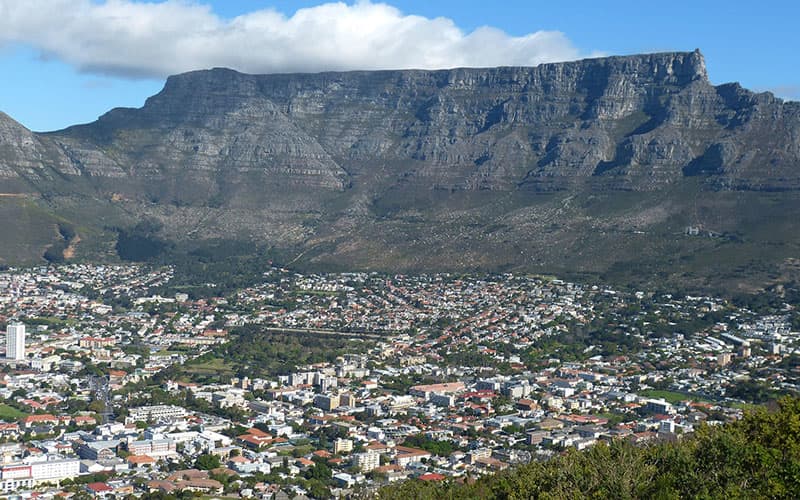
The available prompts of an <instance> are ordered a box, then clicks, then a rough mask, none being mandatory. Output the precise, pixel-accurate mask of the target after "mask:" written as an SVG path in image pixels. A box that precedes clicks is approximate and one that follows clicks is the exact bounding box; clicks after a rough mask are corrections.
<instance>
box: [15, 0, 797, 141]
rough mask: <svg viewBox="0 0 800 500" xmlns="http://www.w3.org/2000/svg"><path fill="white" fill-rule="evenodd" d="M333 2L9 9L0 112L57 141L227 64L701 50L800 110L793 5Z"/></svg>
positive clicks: (390, 63) (729, 75)
mask: <svg viewBox="0 0 800 500" xmlns="http://www.w3.org/2000/svg"><path fill="white" fill-rule="evenodd" d="M323 3H324V2H322V1H307V0H301V1H289V0H273V1H270V0H257V1H243V0H195V1H189V0H171V1H170V2H169V3H167V4H164V3H163V2H159V1H151V2H146V3H145V2H136V1H134V0H112V1H111V2H110V3H106V2H105V1H102V0H26V1H25V2H19V1H18V0H0V74H2V75H3V76H2V78H0V89H2V92H0V111H3V112H5V113H7V114H9V115H10V116H12V117H13V118H14V119H16V120H18V121H20V122H21V123H22V124H23V125H25V126H27V127H29V128H31V129H33V130H54V129H58V128H62V127H65V126H68V125H71V124H75V123H82V122H88V121H92V120H94V119H96V118H97V117H98V116H99V115H100V114H102V113H104V112H106V111H107V110H109V109H111V108H113V107H116V106H134V107H138V106H141V105H142V104H143V103H144V100H145V99H146V98H147V97H148V96H150V95H152V94H154V93H156V92H158V91H159V90H160V89H161V87H162V86H163V82H164V77H165V76H166V75H167V74H171V73H176V72H180V71H185V70H188V69H201V68H204V67H209V66H216V65H219V66H230V67H235V68H236V69H240V70H243V71H251V72H270V71H277V72H281V71H319V70H327V69H358V68H363V69H375V68H385V67H448V66H460V65H470V66H472V65H481V66H483V65H499V64H537V63H540V62H548V61H553V60H564V59H574V58H580V57H587V56H593V55H597V54H609V55H615V54H633V53H640V52H653V51H671V50H682V51H683V50H685V51H689V50H694V49H695V48H700V49H701V51H702V52H703V54H704V55H705V57H706V63H707V67H708V71H709V75H710V78H711V81H712V82H714V83H724V82H729V81H739V82H741V83H742V84H743V85H744V86H745V87H748V88H751V89H755V90H771V91H773V92H775V93H776V94H778V95H780V96H782V97H785V98H791V99H800V57H798V54H797V52H798V50H800V42H799V41H798V40H800V37H798V34H797V32H798V27H797V22H798V20H799V19H800V2H796V1H795V2H792V1H770V0H764V1H762V2H758V3H753V2H744V1H740V2H737V1H733V0H729V1H726V2H723V1H716V0H695V1H684V0H673V1H671V2H669V3H666V2H664V3H660V4H658V7H657V8H653V7H651V5H652V3H649V2H642V1H623V0H620V1H598V0H594V1H573V2H539V1H533V0H527V1H525V0H505V1H502V2H500V1H498V2H486V1H485V0H484V1H473V0H459V1H455V0H435V1H434V0H393V1H390V2H387V4H388V6H391V7H392V8H391V9H384V8H382V7H385V6H379V7H381V8H378V7H376V4H378V2H373V3H372V4H369V3H367V5H366V6H365V5H364V2H361V3H354V2H346V3H347V5H344V6H338V7H336V6H333V7H330V8H326V9H323V8H319V6H320V5H321V4H323ZM20 5H24V6H25V7H21V6H20ZM76 6H77V7H76ZM306 8H310V10H306V11H301V12H305V15H302V16H295V13H296V12H297V11H298V9H306ZM54 12H58V14H59V15H53V13H54ZM265 13H266V14H265ZM70 16H71V17H70ZM237 17H239V19H238V21H233V20H234V19H235V18H237ZM442 18H443V19H442ZM3 19H5V21H3ZM65 19H66V20H65ZM4 23H5V24H4ZM369 26H376V27H377V28H376V29H375V32H374V33H373V32H370V30H369V29H368V27H369ZM487 26H488V27H490V28H493V29H491V30H486V29H482V27H487ZM476 30H477V31H476ZM268 32H269V33H271V34H265V33H268ZM537 32H541V33H538V34H537V35H536V36H533V34H535V33H537ZM395 42H397V43H395Z"/></svg>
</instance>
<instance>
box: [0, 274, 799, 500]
mask: <svg viewBox="0 0 800 500" xmlns="http://www.w3.org/2000/svg"><path fill="white" fill-rule="evenodd" d="M173 277H174V270H173V269H171V268H168V267H164V268H157V267H145V266H136V265H107V266H95V265H64V266H50V267H40V268H29V269H14V268H9V269H6V270H5V271H2V272H0V325H2V326H3V327H4V331H5V332H6V349H5V354H4V359H3V360H2V372H1V373H0V397H2V398H3V399H2V403H0V419H2V421H3V422H2V423H0V453H1V454H2V463H1V464H0V490H2V492H3V496H5V497H8V498H43V499H46V498H87V497H100V498H104V497H105V498H122V497H126V496H129V495H133V496H134V497H140V496H144V495H149V494H153V493H158V492H161V493H169V494H177V493H178V492H195V493H197V494H202V495H213V496H218V497H223V496H231V497H237V498H238V497H248V498H306V497H309V498H330V497H339V496H348V495H353V494H357V493H359V492H371V491H376V490H377V489H378V488H379V487H381V486H382V485H385V484H388V483H392V482H395V481H401V480H417V481H447V480H454V481H465V480H468V479H469V478H474V477H477V476H480V475H483V474H490V473H493V472H495V471H499V470H503V469H505V468H508V467H511V466H514V465H516V464H522V463H527V462H530V461H532V460H547V459H548V458H550V457H553V456H555V455H557V454H561V453H563V451H564V450H567V449H576V450H584V449H587V448H589V447H592V446H594V445H596V444H597V443H598V442H601V441H610V440H628V441H630V442H633V443H647V442H653V441H656V440H680V439H682V437H683V436H685V435H689V434H691V433H692V432H693V431H694V429H695V428H696V427H697V426H699V425H705V424H711V425H714V424H720V423H724V422H727V421H732V420H737V419H740V418H741V417H742V415H743V412H745V411H746V410H747V408H748V406H749V405H751V404H759V403H763V402H766V401H768V400H770V399H774V398H775V397H776V396H777V395H778V394H783V393H794V392H796V391H797V389H798V386H797V383H798V366H800V356H798V347H800V342H799V341H800V331H798V330H800V328H798V321H797V318H798V314H797V311H795V310H794V308H793V307H791V306H789V305H787V304H785V303H776V304H769V305H764V304H742V303H739V304H735V303H733V302H731V301H729V300H725V299H721V298H714V297H706V296H678V295H671V294H668V293H655V292H646V291H630V290H628V291H620V290H614V289H611V288H608V287H604V286H600V285H583V284H578V283H570V282H565V281H561V280H558V279H554V278H552V277H540V276H522V275H513V274H500V275H485V276H469V275H458V276H456V275H449V274H436V275H421V276H406V275H384V274H378V273H344V274H298V273H295V272H292V271H290V270H287V269H281V268H277V267H269V268H266V269H264V271H263V275H262V276H261V279H260V280H259V281H258V282H257V283H255V284H253V285H252V286H248V287H244V288H241V289H238V290H237V291H236V292H235V293H230V294H226V295H224V296H214V295H213V294H211V295H209V296H202V297H201V296H195V295H194V293H193V290H192V289H190V288H187V289H183V288H181V287H173V286H172V285H171V283H172V281H173ZM212 289H213V287H212ZM295 342H298V343H295ZM0 350H1V349H0Z"/></svg>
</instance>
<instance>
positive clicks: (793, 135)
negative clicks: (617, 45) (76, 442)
mask: <svg viewBox="0 0 800 500" xmlns="http://www.w3.org/2000/svg"><path fill="white" fill-rule="evenodd" d="M0 177H2V179H3V186H4V189H2V191H4V193H3V197H0V216H2V218H1V219H0V220H3V222H2V225H3V227H2V228H0V229H5V231H6V232H8V231H16V232H17V233H19V234H20V235H21V236H20V238H21V239H19V240H18V241H17V242H16V243H15V245H16V246H15V247H14V248H10V247H11V246H13V245H4V246H0V258H2V259H4V260H6V261H8V262H15V261H24V260H27V261H32V260H36V259H40V258H41V256H42V255H43V254H44V252H45V250H46V249H47V248H50V250H51V251H50V255H49V258H53V257H54V256H55V258H58V255H57V254H58V252H55V254H54V252H53V251H52V248H54V247H53V245H55V248H56V249H60V248H62V247H65V248H66V247H67V246H69V245H70V244H71V243H74V242H71V241H68V240H69V239H70V238H74V237H75V235H77V237H78V238H79V239H80V243H77V244H76V245H72V246H73V248H72V250H71V252H70V255H77V256H78V257H81V256H86V257H97V256H103V255H108V254H109V253H111V252H112V250H113V249H114V243H115V241H116V239H117V238H119V235H131V234H137V235H138V236H137V237H138V238H145V239H149V240H152V241H158V242H159V245H158V246H157V247H155V248H157V249H159V250H158V251H161V250H163V249H164V248H171V250H170V251H177V252H179V251H190V252H191V251H193V250H197V248H199V247H201V246H203V245H204V244H206V242H216V243H215V244H219V242H229V243H230V242H242V243H246V244H249V245H253V248H255V247H267V248H270V249H272V251H274V252H276V254H278V255H280V256H281V257H282V259H283V260H285V261H286V262H292V263H293V264H294V265H298V266H301V267H310V268H331V267H336V268H339V269H383V270H395V271H412V270H414V271H418V270H441V269H449V270H454V271H463V270H488V271H498V270H505V269H510V270H519V271H537V272H541V271H553V272H559V273H563V272H569V273H575V272H587V273H600V274H605V275H606V276H607V277H622V278H623V279H634V280H638V279H641V278H643V277H646V276H650V278H653V279H666V278H669V279H673V280H680V281H685V282H687V283H689V284H696V285H703V284H706V283H709V282H714V281H720V280H721V281H730V280H733V281H735V282H736V283H737V284H749V285H751V284H755V283H758V284H761V285H763V284H765V283H768V282H770V281H780V280H784V279H789V278H792V277H793V272H794V271H793V270H794V260H793V258H794V257H795V256H796V255H797V250H798V248H799V247H798V245H800V239H798V238H800V237H795V236H794V234H796V233H797V224H796V223H795V221H794V218H793V217H792V213H793V210H794V209H796V208H797V205H798V204H799V203H798V201H799V200H800V197H798V189H800V104H799V103H796V102H784V101H782V100H781V99H778V98H775V97H774V96H773V95H772V94H769V93H760V94H757V93H753V92H750V91H748V90H745V89H743V88H742V87H740V86H739V85H738V84H733V83H732V84H725V85H719V86H714V85H712V84H711V83H710V82H709V80H708V76H707V73H706V68H705V62H704V60H703V56H702V55H701V54H700V53H699V52H698V51H695V52H685V53H683V52H680V53H661V54H646V55H635V56H625V57H607V58H600V59H588V60H583V61H576V62H568V63H557V64H544V65H541V66H538V67H533V68H522V67H500V68H489V69H466V68H460V69H452V70H440V71H416V70H405V71H371V72H344V73H320V74H291V75H246V74H241V73H237V72H235V71H232V70H228V69H212V70H207V71H196V72H191V73H186V74H181V75H177V76H172V77H170V78H168V79H167V81H166V84H165V86H164V88H163V90H162V91H161V92H160V93H158V94H157V95H155V96H153V97H151V98H149V99H148V100H147V102H146V103H145V105H144V107H142V108H140V109H122V108H119V109H114V110H112V111H110V112H108V113H106V114H105V115H103V116H102V117H100V118H99V119H98V120H97V121H96V122H93V123H90V124H86V125H79V126H74V127H70V128H68V129H65V130H61V131H57V132H50V133H44V134H37V133H31V132H30V131H28V130H26V129H25V128H24V127H22V126H21V125H19V124H17V123H15V122H14V121H13V120H11V119H10V118H9V117H7V116H5V115H0ZM21 217H22V218H23V219H21ZM24 217H27V218H29V219H30V221H31V222H30V223H29V224H27V226H26V227H25V228H21V227H20V226H21V225H20V223H19V221H20V220H24ZM23 229H24V230H23ZM65 231H66V234H67V235H68V236H69V238H67V236H65ZM126 241H127V240H126ZM137 241H140V240H137ZM123 243H124V242H123ZM122 246H123V247H124V244H123V245H122ZM116 247H117V250H119V247H120V245H119V244H117V245H116ZM123 250H124V249H123ZM648 279H649V278H648ZM749 285H748V286H749Z"/></svg>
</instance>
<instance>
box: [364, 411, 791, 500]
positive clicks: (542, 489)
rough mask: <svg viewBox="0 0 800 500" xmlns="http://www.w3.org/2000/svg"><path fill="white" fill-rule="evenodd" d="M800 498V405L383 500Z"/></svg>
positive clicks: (420, 487) (395, 489)
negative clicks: (799, 495)
mask: <svg viewBox="0 0 800 500" xmlns="http://www.w3.org/2000/svg"><path fill="white" fill-rule="evenodd" d="M798 491H800V399H795V398H784V399H782V400H780V402H779V409H778V410H777V411H767V410H766V409H764V408H759V409H757V410H756V411H754V412H751V413H748V414H747V415H746V417H745V418H744V419H743V420H741V421H739V422H735V423H731V424H728V425H724V426H701V427H699V428H698V429H697V431H696V432H695V433H694V434H693V435H692V436H691V437H687V438H685V439H683V440H681V441H678V442H659V443H657V444H654V445H651V446H644V447H637V446H635V445H632V444H630V443H628V442H626V441H621V440H618V441H613V442H611V443H608V444H604V443H603V444H599V445H597V446H595V447H593V448H591V449H590V450H588V451H585V452H578V451H570V452H567V453H566V454H564V455H562V456H559V457H557V458H554V459H552V460H549V461H547V462H533V463H531V464H528V465H524V466H521V467H518V468H515V469H511V470H509V471H505V472H502V473H499V474H496V475H493V476H489V477H485V478H481V479H479V480H477V481H475V482H472V483H471V484H461V483H454V482H445V483H440V484H431V483H426V482H422V481H418V480H412V481H406V482H403V483H400V484H398V485H393V486H388V487H386V488H383V489H382V490H380V491H379V493H378V497H379V498H381V499H384V500H394V499H403V500H405V499H408V498H417V499H437V500H438V499H458V498H489V499H491V498H498V499H500V498H502V499H522V498H553V499H555V498H670V499H671V498H674V499H677V498H796V495H797V492H798Z"/></svg>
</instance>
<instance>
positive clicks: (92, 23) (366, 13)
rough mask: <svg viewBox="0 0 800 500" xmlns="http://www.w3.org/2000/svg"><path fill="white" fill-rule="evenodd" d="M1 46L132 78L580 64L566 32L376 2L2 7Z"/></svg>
mask: <svg viewBox="0 0 800 500" xmlns="http://www.w3.org/2000/svg"><path fill="white" fill-rule="evenodd" d="M2 43H23V44H27V45H30V46H33V47H35V48H36V49H38V50H40V51H41V52H42V54H43V56H44V57H54V58H57V59H60V60H63V61H65V62H67V63H69V64H71V65H74V66H75V67H77V68H78V69H80V70H81V71H85V72H91V73H105V74H114V75H120V76H129V77H163V76H166V75H169V74H174V73H180V72H184V71H189V70H194V69H201V68H210V67H216V66H223V67H229V68H233V69H236V70H239V71H243V72H248V73H276V72H296V71H325V70H351V69H402V68H420V69H434V68H451V67H459V66H473V67H480V66H500V65H520V66H533V65H537V64H541V63H545V62H554V61H565V60H571V59H577V58H578V57H580V56H581V54H580V52H579V51H578V50H577V49H576V48H575V47H574V46H573V45H572V43H571V42H570V41H569V39H567V38H566V36H564V34H563V33H561V32H558V31H538V32H535V33H531V34H529V35H526V36H521V37H513V36H510V35H508V34H506V33H504V32H503V31H501V30H498V29H495V28H490V27H483V28H479V29H477V30H475V31H473V32H471V33H465V32H464V31H462V30H461V29H459V28H458V26H456V25H455V24H454V22H453V21H452V20H450V19H447V18H436V19H429V18H425V17H420V16H414V15H405V14H403V13H402V12H400V11H399V10H398V9H396V8H395V7H392V6H390V5H387V4H382V3H371V2H369V1H359V2H357V3H355V4H352V5H348V4H345V3H326V4H322V5H319V6H316V7H311V8H307V9H301V10H298V11H297V12H296V13H295V14H294V15H292V16H291V17H287V16H284V15H282V14H281V13H279V12H277V11H274V10H259V11H254V12H251V13H248V14H245V15H242V16H239V17H237V18H234V19H230V20H226V19H222V18H220V17H219V16H217V15H216V14H215V13H214V12H213V11H212V9H211V7H210V6H209V5H206V4H202V3H197V2H191V1H182V0H167V1H162V2H159V3H140V2H136V1H132V0H107V1H105V2H97V1H92V0H24V1H20V0H0V44H2Z"/></svg>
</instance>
